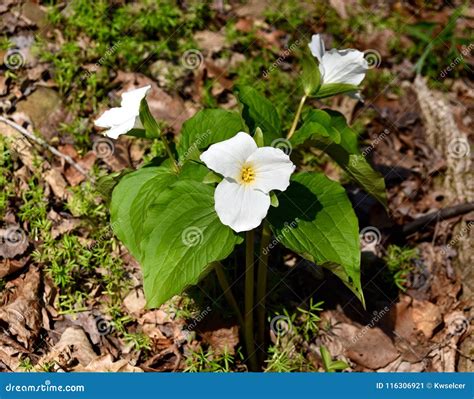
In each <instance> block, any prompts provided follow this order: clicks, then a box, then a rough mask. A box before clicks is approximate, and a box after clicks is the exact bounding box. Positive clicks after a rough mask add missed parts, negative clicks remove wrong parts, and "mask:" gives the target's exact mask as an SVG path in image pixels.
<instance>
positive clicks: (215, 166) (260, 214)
mask: <svg viewBox="0 0 474 399" xmlns="http://www.w3.org/2000/svg"><path fill="white" fill-rule="evenodd" d="M201 160H202V161H203V162H204V163H205V164H206V165H207V167H208V168H209V169H212V170H213V171H215V172H217V173H219V174H221V175H222V176H224V180H222V181H221V182H220V183H219V184H218V186H217V187H216V191H215V194H214V200H215V209H216V212H217V215H218V216H219V219H220V220H221V222H222V223H223V224H225V225H226V226H230V227H231V228H232V230H234V231H236V232H240V231H248V230H252V229H253V228H255V227H258V226H259V225H260V223H261V222H262V219H263V218H264V217H265V216H266V215H267V212H268V209H269V208H270V191H271V190H280V191H285V190H286V189H287V188H288V186H289V184H290V176H291V174H292V173H293V172H294V170H295V165H293V163H292V162H291V161H290V158H289V157H288V155H286V154H285V153H284V152H283V151H282V150H280V149H278V148H273V147H261V148H258V147H257V144H255V141H254V140H253V138H252V137H251V136H250V135H249V134H247V133H244V132H239V133H237V134H236V135H235V136H234V137H232V138H231V139H228V140H225V141H221V142H220V143H217V144H213V145H211V146H210V147H209V149H208V150H207V151H205V152H204V153H202V154H201Z"/></svg>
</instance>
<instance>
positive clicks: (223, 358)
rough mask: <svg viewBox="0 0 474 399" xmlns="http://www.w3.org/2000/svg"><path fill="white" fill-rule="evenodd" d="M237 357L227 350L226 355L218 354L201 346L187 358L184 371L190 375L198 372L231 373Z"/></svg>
mask: <svg viewBox="0 0 474 399" xmlns="http://www.w3.org/2000/svg"><path fill="white" fill-rule="evenodd" d="M235 363H236V359H235V355H232V354H231V353H230V352H229V351H228V350H227V348H225V350H224V353H220V354H216V353H214V351H213V350H212V348H209V349H207V350H204V349H203V348H202V346H199V348H198V349H197V350H194V351H191V353H189V354H188V355H187V357H186V366H185V369H184V371H185V372H188V373H196V372H221V373H228V372H231V371H232V369H233V366H235Z"/></svg>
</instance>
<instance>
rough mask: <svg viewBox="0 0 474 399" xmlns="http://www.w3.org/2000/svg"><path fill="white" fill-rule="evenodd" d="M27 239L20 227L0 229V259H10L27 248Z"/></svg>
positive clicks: (13, 226) (12, 226)
mask: <svg viewBox="0 0 474 399" xmlns="http://www.w3.org/2000/svg"><path fill="white" fill-rule="evenodd" d="M28 245H29V242H28V237H27V235H26V233H25V232H24V230H23V229H21V228H20V226H15V225H11V226H9V227H7V228H6V229H0V257H2V258H6V259H12V258H14V257H16V256H18V255H22V254H23V253H24V252H25V251H26V249H27V248H28Z"/></svg>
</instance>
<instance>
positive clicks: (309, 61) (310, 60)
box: [301, 51, 321, 96]
mask: <svg viewBox="0 0 474 399" xmlns="http://www.w3.org/2000/svg"><path fill="white" fill-rule="evenodd" d="M301 66H302V68H303V71H302V73H301V81H302V83H303V90H304V93H305V95H307V96H310V95H312V94H313V93H317V92H318V89H319V86H320V84H321V73H320V72H319V67H318V64H317V63H316V61H315V59H314V57H313V56H312V55H311V54H309V53H308V52H306V51H305V52H304V53H303V56H302V58H301Z"/></svg>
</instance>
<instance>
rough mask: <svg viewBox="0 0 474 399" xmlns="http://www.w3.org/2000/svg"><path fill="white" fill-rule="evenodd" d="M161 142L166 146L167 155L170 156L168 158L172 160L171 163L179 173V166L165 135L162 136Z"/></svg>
mask: <svg viewBox="0 0 474 399" xmlns="http://www.w3.org/2000/svg"><path fill="white" fill-rule="evenodd" d="M161 142H162V143H163V145H164V146H165V151H166V154H167V155H168V158H169V159H170V161H171V163H172V164H173V168H174V170H175V171H176V172H179V165H178V163H177V162H176V159H175V158H174V155H173V152H172V151H171V148H170V145H169V144H168V140H167V139H166V136H165V135H161Z"/></svg>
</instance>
